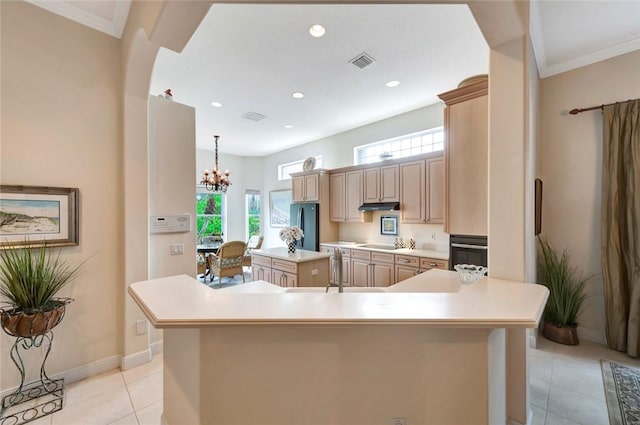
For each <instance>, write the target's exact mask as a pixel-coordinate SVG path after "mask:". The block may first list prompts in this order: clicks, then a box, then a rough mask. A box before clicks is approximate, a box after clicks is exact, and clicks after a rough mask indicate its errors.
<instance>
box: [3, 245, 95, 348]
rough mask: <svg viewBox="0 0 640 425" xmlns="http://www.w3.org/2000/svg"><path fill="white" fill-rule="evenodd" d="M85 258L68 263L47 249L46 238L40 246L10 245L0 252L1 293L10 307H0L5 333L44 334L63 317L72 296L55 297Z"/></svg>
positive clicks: (27, 335)
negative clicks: (75, 262) (76, 262)
mask: <svg viewBox="0 0 640 425" xmlns="http://www.w3.org/2000/svg"><path fill="white" fill-rule="evenodd" d="M85 261H86V260H85ZM83 264H84V261H83V262H81V263H80V264H78V265H69V264H67V263H66V262H65V261H64V260H63V259H62V258H61V257H60V250H59V249H58V251H57V253H52V252H50V248H49V247H48V246H47V243H46V241H45V242H44V243H43V244H42V245H41V246H40V247H39V248H29V247H27V246H21V247H9V248H5V249H4V250H1V251H0V295H1V296H2V297H3V298H6V300H7V301H8V304H9V306H8V307H5V308H1V309H0V321H1V324H2V328H3V329H4V331H5V332H6V333H8V334H9V335H12V336H16V337H33V336H36V335H43V334H46V333H47V332H49V331H50V330H51V329H52V328H53V327H55V326H56V325H57V324H58V323H60V321H61V320H62V318H63V317H64V312H65V306H66V305H67V304H68V303H70V302H71V301H73V300H72V299H71V298H56V297H55V295H56V294H57V293H58V292H59V291H60V290H61V289H62V288H64V287H65V286H66V285H67V284H68V283H69V282H70V281H71V280H72V279H73V278H74V277H75V276H76V275H77V274H78V272H79V271H80V268H81V266H82V265H83Z"/></svg>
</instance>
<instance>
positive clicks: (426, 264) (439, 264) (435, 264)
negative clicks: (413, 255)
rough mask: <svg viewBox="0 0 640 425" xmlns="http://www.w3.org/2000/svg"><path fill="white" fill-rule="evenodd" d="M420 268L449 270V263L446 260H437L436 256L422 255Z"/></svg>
mask: <svg viewBox="0 0 640 425" xmlns="http://www.w3.org/2000/svg"><path fill="white" fill-rule="evenodd" d="M420 268H421V269H443V270H447V269H448V268H449V263H448V262H447V261H445V260H436V259H434V258H424V257H420Z"/></svg>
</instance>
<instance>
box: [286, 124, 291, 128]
mask: <svg viewBox="0 0 640 425" xmlns="http://www.w3.org/2000/svg"><path fill="white" fill-rule="evenodd" d="M284 128H293V126H292V125H291V124H287V125H285V126H284Z"/></svg>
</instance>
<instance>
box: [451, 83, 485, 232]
mask: <svg viewBox="0 0 640 425" xmlns="http://www.w3.org/2000/svg"><path fill="white" fill-rule="evenodd" d="M439 97H440V99H442V100H443V101H444V102H445V104H446V108H445V110H444V124H445V137H446V141H445V154H444V164H445V165H444V182H445V197H444V199H445V204H444V231H445V232H447V233H450V234H460V235H479V236H485V235H487V208H488V201H487V195H488V81H487V80H483V81H479V82H475V83H472V84H468V85H465V86H463V87H460V88H457V89H455V90H451V91H449V92H446V93H442V94H440V95H439Z"/></svg>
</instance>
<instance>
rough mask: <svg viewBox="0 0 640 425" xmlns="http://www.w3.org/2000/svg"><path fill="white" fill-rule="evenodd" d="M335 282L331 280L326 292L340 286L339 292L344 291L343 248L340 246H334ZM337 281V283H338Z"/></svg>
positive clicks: (333, 272)
mask: <svg viewBox="0 0 640 425" xmlns="http://www.w3.org/2000/svg"><path fill="white" fill-rule="evenodd" d="M332 274H333V282H334V283H331V282H329V284H328V285H327V289H326V290H325V292H329V288H332V287H333V288H338V292H344V290H343V287H342V250H341V249H340V248H338V247H335V248H333V271H332ZM336 282H337V283H336Z"/></svg>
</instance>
